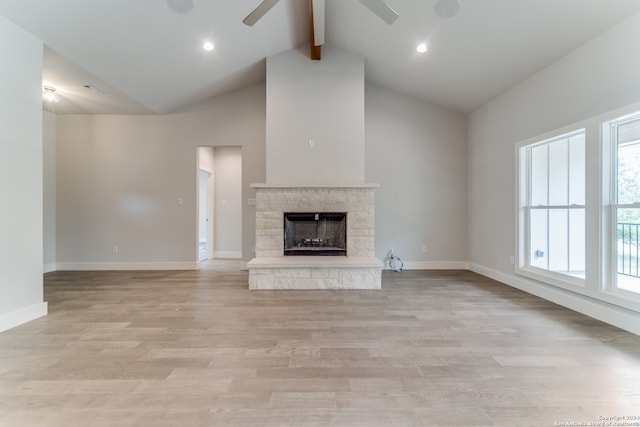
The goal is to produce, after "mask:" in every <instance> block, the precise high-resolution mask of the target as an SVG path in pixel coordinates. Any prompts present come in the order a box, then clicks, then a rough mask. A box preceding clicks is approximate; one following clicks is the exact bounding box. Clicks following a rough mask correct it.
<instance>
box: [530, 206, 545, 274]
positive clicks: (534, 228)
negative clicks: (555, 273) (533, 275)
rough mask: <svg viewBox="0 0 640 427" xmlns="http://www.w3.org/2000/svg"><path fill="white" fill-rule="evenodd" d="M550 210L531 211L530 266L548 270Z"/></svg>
mask: <svg viewBox="0 0 640 427" xmlns="http://www.w3.org/2000/svg"><path fill="white" fill-rule="evenodd" d="M548 212H549V210H548V209H531V215H530V217H531V220H530V223H531V229H530V242H531V247H530V249H529V253H530V259H529V264H530V265H531V266H533V267H538V268H544V269H547V213H548Z"/></svg>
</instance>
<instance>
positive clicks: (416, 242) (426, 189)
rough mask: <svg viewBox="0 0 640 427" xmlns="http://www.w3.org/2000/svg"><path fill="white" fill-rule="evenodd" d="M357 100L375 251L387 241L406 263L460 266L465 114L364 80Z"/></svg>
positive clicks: (464, 230) (383, 251) (463, 243)
mask: <svg viewBox="0 0 640 427" xmlns="http://www.w3.org/2000/svg"><path fill="white" fill-rule="evenodd" d="M365 98H366V114H365V130H366V140H367V143H366V180H367V182H373V183H379V184H380V188H379V189H378V190H377V191H376V256H377V257H378V258H380V259H384V258H385V256H386V254H387V252H388V251H389V249H390V247H391V246H393V247H394V251H395V254H396V255H397V256H399V257H400V258H401V259H402V260H403V261H405V267H408V268H464V267H465V263H464V262H465V261H466V259H467V254H466V246H467V207H466V185H467V176H466V116H465V115H463V114H460V113H456V112H452V111H450V110H447V109H444V108H441V107H438V106H435V105H432V104H428V103H426V102H422V101H419V100H417V99H415V98H413V97H411V96H408V95H403V94H399V93H397V92H394V91H391V90H388V89H383V88H381V87H378V86H375V85H372V84H367V86H366V97H365ZM423 246H426V252H423Z"/></svg>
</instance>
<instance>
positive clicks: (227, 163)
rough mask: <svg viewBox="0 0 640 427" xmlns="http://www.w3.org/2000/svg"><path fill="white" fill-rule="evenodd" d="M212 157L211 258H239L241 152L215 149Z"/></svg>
mask: <svg viewBox="0 0 640 427" xmlns="http://www.w3.org/2000/svg"><path fill="white" fill-rule="evenodd" d="M214 153H215V154H214V170H215V172H214V182H215V190H214V210H215V214H214V216H213V218H214V224H215V233H214V239H215V244H214V248H215V258H239V257H240V253H241V251H242V208H243V206H242V198H241V196H242V192H241V190H242V150H241V149H240V147H216V148H215V149H214ZM245 204H246V202H245ZM252 246H253V244H252Z"/></svg>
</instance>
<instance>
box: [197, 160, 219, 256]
mask: <svg viewBox="0 0 640 427" xmlns="http://www.w3.org/2000/svg"><path fill="white" fill-rule="evenodd" d="M213 188H214V186H213V173H211V172H208V171H206V170H202V169H200V170H198V261H200V262H202V261H206V260H209V259H211V258H213V256H212V254H213V252H214V247H213V242H214V241H215V240H214V239H213V227H212V222H213V221H212V220H213V218H212V217H213V206H212V205H213V197H212V195H213Z"/></svg>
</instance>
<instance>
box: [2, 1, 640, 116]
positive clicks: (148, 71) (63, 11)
mask: <svg viewBox="0 0 640 427" xmlns="http://www.w3.org/2000/svg"><path fill="white" fill-rule="evenodd" d="M260 1H261V0H225V1H223V0H195V2H196V3H195V8H194V10H193V11H192V12H191V13H190V14H187V15H180V14H176V13H174V12H172V11H171V10H170V9H169V8H168V7H167V5H166V1H165V0H56V1H51V0H0V14H2V15H4V16H5V17H6V18H8V19H9V20H11V21H13V22H14V23H16V24H18V25H20V26H21V27H23V28H25V29H26V30H27V31H29V32H31V33H33V34H34V35H36V36H37V37H39V38H40V39H42V40H43V41H44V43H45V45H46V46H47V49H45V61H44V76H43V78H44V79H45V80H47V81H48V82H50V83H51V84H54V85H56V86H58V87H59V92H60V94H61V96H62V97H63V101H62V102H60V103H59V104H55V108H56V110H57V111H59V112H66V113H127V114H135V113H143V114H148V113H167V112H171V111H175V110H177V109H180V108H182V107H185V106H188V105H190V104H193V103H195V102H198V101H201V100H204V99H207V98H210V97H212V96H216V95H219V94H222V93H225V92H229V91H232V90H235V89H239V88H242V87H245V86H248V85H250V84H253V83H257V82H260V81H263V80H264V79H265V74H266V73H265V60H264V59H265V57H267V56H269V55H271V54H274V53H277V52H281V51H284V50H288V49H291V48H293V47H296V46H298V45H300V44H303V43H305V42H307V41H308V39H309V30H308V13H309V12H308V1H307V0H281V2H280V3H279V4H277V5H276V6H275V7H274V8H273V9H271V11H269V12H268V13H267V15H266V16H265V17H264V18H263V19H262V20H260V21H259V22H258V23H257V24H256V25H255V26H253V27H247V26H245V25H244V24H243V23H242V19H243V18H244V17H245V16H246V15H247V14H248V13H249V12H251V11H252V10H253V9H254V8H255V7H256V6H257V5H258V4H259V3H260ZM386 1H387V3H388V4H389V5H390V6H391V7H393V8H394V9H395V10H396V11H397V12H398V13H399V14H400V18H399V19H398V20H397V21H396V22H395V23H394V24H393V25H391V26H389V25H387V24H385V23H384V22H383V21H381V20H380V19H379V18H378V17H377V16H376V15H374V14H373V13H371V12H370V11H369V10H368V9H366V8H365V7H364V6H363V5H362V4H361V3H360V2H358V1H356V0H326V42H327V43H328V44H329V45H334V46H337V47H340V48H342V49H346V50H349V51H352V52H355V53H358V54H361V55H363V56H364V57H365V64H366V66H365V67H366V69H365V76H366V79H367V80H368V81H371V82H373V83H376V84H378V85H381V86H384V87H388V88H391V89H395V90H398V91H401V92H405V93H410V94H413V95H414V96H416V97H418V98H420V99H423V100H425V101H428V102H432V103H435V104H439V105H442V106H445V107H449V108H452V109H454V110H457V111H461V112H470V111H473V110H474V109H476V108H478V107H479V106H481V105H483V104H485V103H487V102H488V101H490V100H491V99H493V98H495V97H496V96H498V95H500V94H501V93H503V92H504V91H506V90H507V89H509V88H510V87H512V86H513V85H515V84H517V83H518V82H520V81H522V80H523V79H525V78H526V77H528V76H530V75H531V74H533V73H535V72H537V71H539V70H541V69H542V68H544V67H546V66H548V65H549V64H551V63H553V62H554V61H556V60H557V59H559V58H560V57H562V56H563V55H566V54H567V53H569V52H570V51H572V50H573V49H575V48H576V47H578V46H580V45H582V44H584V43H585V42H587V41H588V40H590V39H592V38H593V37H595V36H597V35H598V34H600V33H601V32H603V31H605V30H606V29H608V28H610V27H611V26H613V25H615V24H616V23H618V22H620V21H622V20H624V19H625V18H627V17H629V16H631V15H632V14H634V13H637V12H639V11H640V1H638V0H460V3H461V5H462V7H461V10H460V13H459V14H458V15H457V16H456V17H454V18H451V19H442V18H439V17H437V16H436V15H435V13H434V11H433V6H434V4H435V2H436V0H386ZM205 39H211V40H212V41H213V42H214V44H215V45H216V48H215V50H214V51H212V52H205V51H204V50H202V48H201V45H202V42H203V41H204V40H205ZM419 42H426V43H427V44H428V46H429V51H428V52H427V53H426V54H418V53H417V52H416V51H415V47H416V45H417V44H418V43H419ZM85 84H91V85H93V86H94V87H96V88H98V89H100V92H91V91H89V90H87V89H86V88H84V87H83V86H84V85H85Z"/></svg>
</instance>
